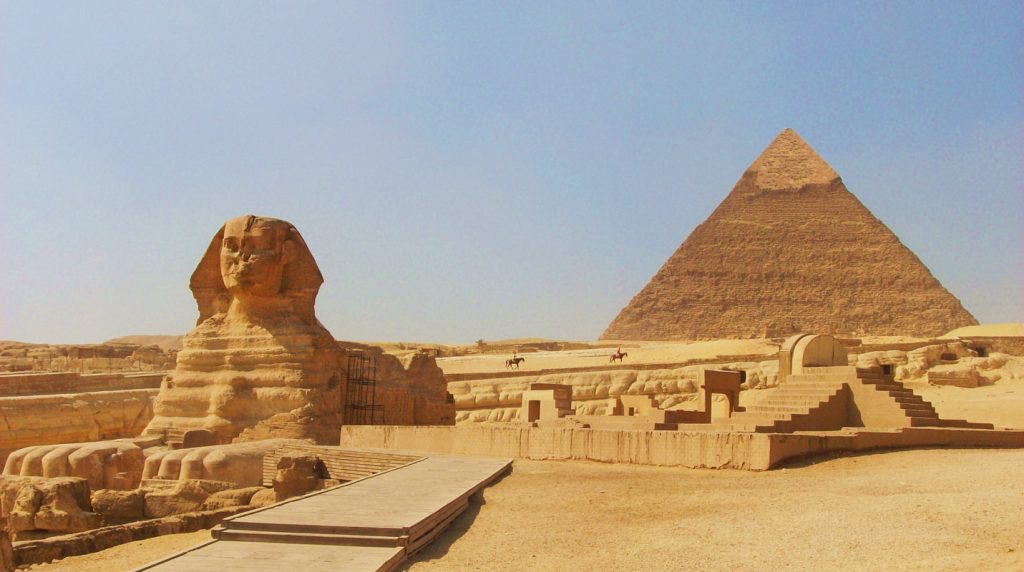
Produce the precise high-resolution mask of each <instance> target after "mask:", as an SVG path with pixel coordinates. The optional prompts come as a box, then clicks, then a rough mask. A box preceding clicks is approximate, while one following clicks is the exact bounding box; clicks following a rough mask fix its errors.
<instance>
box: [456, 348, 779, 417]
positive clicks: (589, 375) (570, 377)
mask: <svg viewBox="0 0 1024 572" xmlns="http://www.w3.org/2000/svg"><path fill="white" fill-rule="evenodd" d="M707 368H717V369H729V370H736V371H739V370H743V371H746V372H747V387H770V386H774V385H775V384H776V380H777V378H778V361H777V360H769V361H763V362H729V363H723V364H703V365H690V366H683V367H679V368H672V369H655V370H633V369H614V370H607V371H584V372H572V371H569V372H565V373H557V374H545V375H523V376H516V377H511V378H492V379H480V380H466V381H457V382H452V383H449V384H448V391H450V392H451V394H452V395H453V396H454V398H455V408H456V421H457V423H458V424H464V423H475V422H484V421H512V420H515V419H518V418H519V407H520V405H521V402H522V394H523V391H526V390H527V389H529V387H530V385H531V384H535V383H543V384H559V385H568V386H571V387H572V400H573V408H574V409H575V413H576V414H577V415H603V414H604V413H605V408H606V407H607V406H608V398H609V397H615V396H619V395H647V396H650V397H651V398H652V399H654V400H655V402H656V403H657V405H658V407H659V408H661V409H671V408H674V407H679V406H682V405H683V404H685V403H693V404H694V405H696V399H697V392H698V389H699V385H700V384H699V379H700V372H701V370H702V369H707Z"/></svg>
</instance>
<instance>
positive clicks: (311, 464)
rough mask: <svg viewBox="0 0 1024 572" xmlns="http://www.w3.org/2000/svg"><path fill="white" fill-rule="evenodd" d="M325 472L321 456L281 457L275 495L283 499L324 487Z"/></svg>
mask: <svg viewBox="0 0 1024 572" xmlns="http://www.w3.org/2000/svg"><path fill="white" fill-rule="evenodd" d="M324 472H325V470H324V468H323V461H321V460H320V458H319V457H316V456H313V455H302V456H295V457H281V460H280V461H278V462H277V474H276V475H275V476H274V481H273V484H274V494H275V497H276V498H277V500H278V501H283V500H285V499H287V498H291V497H294V496H299V495H304V494H306V493H308V492H312V491H315V490H317V489H319V488H322V487H323V481H322V479H323V478H324V477H325V476H326V475H325V474H324Z"/></svg>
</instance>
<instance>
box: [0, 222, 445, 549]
mask: <svg viewBox="0 0 1024 572" xmlns="http://www.w3.org/2000/svg"><path fill="white" fill-rule="evenodd" d="M322 283H323V277H322V275H321V273H320V270H319V268H318V267H317V264H316V262H315V260H314V259H313V256H312V254H311V252H310V250H309V248H308V247H307V246H306V243H305V241H304V240H303V239H302V236H301V235H300V234H299V232H298V230H296V229H295V227H294V226H293V225H291V224H290V223H288V222H285V221H282V220H278V219H273V218H266V217H257V216H251V215H249V216H243V217H238V218H234V219H231V220H229V221H227V222H226V223H225V224H224V226H223V227H222V228H221V229H220V230H219V231H218V232H217V234H216V235H215V236H214V237H213V239H212V241H211V242H210V245H209V247H208V248H207V250H206V252H205V254H204V255H203V257H202V259H201V260H200V262H199V265H198V266H197V268H196V270H195V272H194V273H193V274H192V278H191V281H190V284H189V286H190V288H191V290H192V294H193V296H194V297H195V299H196V302H197V305H198V308H199V319H198V321H197V324H196V328H195V329H194V330H192V331H191V332H189V333H188V334H187V335H186V336H185V337H184V339H183V342H182V349H181V351H179V352H178V354H177V362H176V366H175V369H174V371H173V372H172V373H171V374H170V375H168V376H166V377H165V378H164V379H163V380H162V382H161V383H160V388H159V392H158V393H157V395H156V398H155V400H154V404H153V407H152V418H151V419H150V421H149V423H148V424H147V425H146V426H145V428H144V430H143V431H142V434H141V435H139V436H138V437H134V438H124V439H113V440H107V441H96V442H87V443H67V442H65V443H54V444H42V443H45V441H42V442H38V441H37V443H38V444H36V445H35V446H29V447H25V448H22V449H19V450H16V451H13V452H11V453H10V454H9V455H8V456H7V458H6V462H5V464H4V469H3V477H2V478H0V521H4V522H6V525H5V526H6V527H8V528H10V529H11V532H13V534H14V535H15V536H16V539H17V540H24V539H31V538H33V537H37V536H48V535H53V534H57V533H67V532H76V531H82V530H88V529H92V528H95V527H96V526H99V525H100V524H103V525H108V524H121V523H126V522H134V521H138V520H140V519H160V518H165V517H168V516H171V515H176V514H182V513H186V512H188V513H192V512H196V511H199V512H204V511H205V512H210V511H213V512H212V513H211V514H214V513H216V514H214V516H213V517H203V518H202V519H200V521H201V522H200V524H199V525H197V526H200V525H201V526H200V527H202V526H206V527H208V526H212V524H211V522H212V521H211V519H213V520H215V517H216V518H219V517H221V516H223V515H225V514H229V513H232V512H231V511H234V512H238V511H239V510H242V508H248V506H249V505H251V504H252V503H253V502H255V503H257V505H259V504H261V503H262V504H266V503H272V502H276V501H278V500H281V499H282V497H283V496H286V495H288V494H301V493H304V492H307V491H308V490H311V489H312V488H315V487H316V486H318V485H317V483H319V486H323V484H324V482H327V481H329V480H330V479H329V475H326V474H322V471H319V467H320V465H318V464H317V462H316V460H315V456H313V457H311V456H310V452H309V449H308V447H309V446H311V445H314V444H316V445H336V444H337V443H338V440H339V432H340V428H341V427H342V425H343V424H345V423H346V412H347V411H349V410H348V409H347V408H346V397H347V395H346V389H347V383H348V381H349V380H348V375H347V374H348V371H347V365H348V362H349V357H350V356H351V355H359V356H361V357H362V358H364V359H371V360H375V363H376V368H377V371H379V372H380V373H381V379H380V382H379V388H378V391H377V396H378V399H377V401H376V404H375V405H373V407H378V408H380V410H381V411H382V412H383V414H384V415H383V419H382V420H381V421H383V422H387V423H389V424H434V425H446V424H447V425H450V424H452V423H453V422H454V405H453V403H452V400H451V396H450V395H449V394H448V393H447V391H446V385H445V379H444V375H443V372H442V371H441V370H440V368H438V367H437V365H436V363H435V362H434V359H433V358H430V357H428V356H426V355H419V354H414V355H412V356H409V357H406V358H405V359H404V360H400V359H398V358H396V357H394V356H391V355H389V354H385V353H383V351H381V350H380V348H375V347H372V346H365V345H361V344H355V343H347V342H337V341H335V339H334V337H333V336H332V335H331V333H330V332H329V331H328V330H327V329H326V328H325V327H324V326H323V325H322V324H321V323H320V322H319V321H318V320H317V318H316V315H315V312H314V303H315V299H316V295H317V293H318V291H319V288H320V285H321V284H322ZM59 382H60V380H57V381H53V380H50V383H58V384H59ZM23 383H25V384H29V385H31V384H33V383H35V384H38V383H39V380H38V379H28V380H27V381H24V382H23ZM97 383H99V382H97ZM295 447H307V448H306V449H304V450H303V451H304V453H303V454H302V455H299V456H297V457H294V458H293V457H290V456H287V455H285V456H282V455H281V453H280V452H281V451H282V450H292V449H294V448H295ZM275 452H276V456H274V457H273V458H275V459H277V460H278V461H277V462H278V463H279V467H278V468H279V470H278V472H277V476H276V477H274V480H273V481H272V482H266V483H265V482H264V481H265V479H264V472H265V467H264V461H265V459H266V458H268V456H270V455H272V454H275ZM311 467H315V468H317V469H318V470H314V469H313V468H311ZM266 485H273V488H272V489H266V490H267V491H269V492H265V493H261V490H262V489H265V488H266ZM254 499H255V500H254ZM240 507H241V508H240ZM217 511H221V513H218V512H217ZM224 511H227V512H224ZM222 513H223V514H222ZM217 515H220V516H217ZM134 525H139V523H138V522H135V523H134ZM134 525H133V526H134ZM140 526H141V525H139V526H137V527H136V528H138V529H139V530H142V528H144V527H142V528H139V527H140ZM165 528H166V526H165ZM133 530H134V529H133ZM136 532H137V531H136ZM138 534H144V533H142V532H138ZM129 536H131V535H130V534H129ZM130 539H132V538H129V540H130ZM0 548H2V547H0Z"/></svg>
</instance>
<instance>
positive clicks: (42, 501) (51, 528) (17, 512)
mask: <svg viewBox="0 0 1024 572" xmlns="http://www.w3.org/2000/svg"><path fill="white" fill-rule="evenodd" d="M0 518H4V519H6V520H7V523H8V527H9V528H10V531H11V532H13V533H14V534H15V538H16V539H20V538H24V537H30V536H32V535H33V533H36V532H39V531H43V532H48V533H50V532H77V531H82V530H89V529H90V528H96V527H97V526H99V524H100V516H99V515H98V514H96V513H94V512H92V505H91V503H90V500H89V483H88V482H86V480H85V479H79V478H75V477H61V478H55V479H46V478H39V477H10V476H4V477H0Z"/></svg>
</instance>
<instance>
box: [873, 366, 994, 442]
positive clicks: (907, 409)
mask: <svg viewBox="0 0 1024 572" xmlns="http://www.w3.org/2000/svg"><path fill="white" fill-rule="evenodd" d="M857 378H858V379H859V380H860V382H861V383H863V384H865V385H869V386H873V387H874V388H875V390H877V391H880V392H883V393H886V394H888V395H889V397H890V398H892V399H893V401H895V403H896V404H897V405H898V406H899V408H900V409H902V410H903V414H904V415H906V416H907V418H908V419H909V421H910V426H911V427H954V428H959V429H992V428H993V425H992V424H991V423H972V422H970V421H965V420H963V419H940V418H939V414H938V412H936V411H935V407H934V406H932V404H931V403H929V402H928V401H925V400H924V398H922V397H921V396H919V395H917V394H916V393H914V392H913V390H910V389H907V388H906V387H905V386H904V385H903V384H902V383H900V382H898V381H895V380H892V379H888V378H886V377H884V376H883V375H882V373H881V372H880V371H879V370H876V369H861V368H857Z"/></svg>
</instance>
